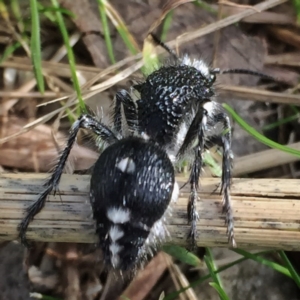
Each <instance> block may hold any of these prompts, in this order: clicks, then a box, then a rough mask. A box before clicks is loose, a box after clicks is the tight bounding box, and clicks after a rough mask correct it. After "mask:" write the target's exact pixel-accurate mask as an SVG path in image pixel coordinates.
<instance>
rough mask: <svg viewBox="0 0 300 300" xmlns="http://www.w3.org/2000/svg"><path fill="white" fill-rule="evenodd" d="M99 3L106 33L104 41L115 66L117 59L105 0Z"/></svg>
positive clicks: (98, 0)
mask: <svg viewBox="0 0 300 300" xmlns="http://www.w3.org/2000/svg"><path fill="white" fill-rule="evenodd" d="M97 3H98V8H99V13H100V17H101V22H102V27H103V31H104V39H105V43H106V48H107V52H108V56H109V59H110V61H111V63H112V64H115V63H116V59H115V56H114V51H113V46H112V42H111V38H110V32H109V26H108V22H107V17H106V7H105V5H104V2H103V0H97Z"/></svg>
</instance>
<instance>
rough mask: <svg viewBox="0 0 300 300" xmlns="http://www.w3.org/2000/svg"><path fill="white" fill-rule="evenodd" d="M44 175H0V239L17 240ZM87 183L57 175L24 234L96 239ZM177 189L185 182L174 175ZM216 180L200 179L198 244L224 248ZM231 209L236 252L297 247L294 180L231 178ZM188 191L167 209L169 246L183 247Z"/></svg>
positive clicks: (299, 205) (298, 193)
mask: <svg viewBox="0 0 300 300" xmlns="http://www.w3.org/2000/svg"><path fill="white" fill-rule="evenodd" d="M46 177H48V175H47V176H45V174H2V175H1V177H0V220H1V221H0V222H1V228H0V240H3V241H5V240H14V239H16V238H17V230H16V228H17V225H18V223H19V222H20V220H21V218H22V215H23V210H24V208H25V207H27V206H28V205H29V203H32V201H34V200H36V199H37V196H38V193H40V192H41V191H42V190H43V187H42V185H43V183H44V182H45V179H46ZM89 179H90V177H89V176H87V175H85V176H82V175H63V176H62V181H61V184H60V189H59V190H60V195H57V196H53V195H50V196H49V199H48V201H47V204H46V206H45V208H44V209H43V211H42V212H41V213H40V214H39V215H37V216H36V218H35V220H34V221H33V222H32V223H31V225H30V227H29V230H28V238H29V239H33V240H36V241H53V242H81V243H93V242H96V241H97V238H96V236H95V233H94V232H95V229H94V224H93V220H92V218H91V215H92V211H91V207H90V205H89V200H88V192H89ZM178 181H179V183H180V185H182V183H183V182H184V181H185V178H183V177H179V178H178ZM219 182H220V180H219V179H218V178H203V179H202V180H201V193H200V194H199V196H200V201H199V202H198V210H199V214H200V221H199V222H198V231H199V233H200V236H199V239H198V245H199V246H209V247H210V246H215V247H228V242H227V236H226V226H225V224H224V220H225V217H224V215H223V214H222V207H221V201H222V199H221V196H220V195H218V194H212V192H213V190H214V189H215V187H216V185H217V184H219ZM231 193H232V205H233V211H234V218H235V233H236V240H237V243H238V246H239V247H240V248H274V249H284V250H299V249H300V243H299V241H300V225H299V215H300V201H299V200H298V199H299V198H300V190H299V180H293V179H237V178H235V179H233V186H232V190H231ZM187 198H188V191H187V190H186V189H183V190H182V191H181V194H180V198H179V200H178V201H177V203H176V204H175V205H174V208H173V216H172V218H170V220H169V225H168V230H169V232H170V234H171V236H172V242H173V243H175V244H178V245H186V236H187V233H188V230H189V226H188V224H187V219H186V204H187Z"/></svg>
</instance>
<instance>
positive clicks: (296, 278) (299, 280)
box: [279, 250, 300, 288]
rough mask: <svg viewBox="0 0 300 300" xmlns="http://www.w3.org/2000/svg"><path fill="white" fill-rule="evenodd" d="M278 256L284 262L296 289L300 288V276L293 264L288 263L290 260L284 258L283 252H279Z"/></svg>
mask: <svg viewBox="0 0 300 300" xmlns="http://www.w3.org/2000/svg"><path fill="white" fill-rule="evenodd" d="M279 255H280V257H281V259H282V260H283V261H284V263H285V265H286V267H287V268H288V269H289V271H290V273H291V275H292V278H293V279H294V281H295V283H296V284H297V286H298V288H300V276H299V274H298V272H297V271H296V270H295V268H294V266H293V264H292V263H291V262H290V260H289V259H288V257H287V256H286V254H285V252H284V251H282V250H281V251H279Z"/></svg>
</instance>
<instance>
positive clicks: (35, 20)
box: [30, 0, 45, 94]
mask: <svg viewBox="0 0 300 300" xmlns="http://www.w3.org/2000/svg"><path fill="white" fill-rule="evenodd" d="M30 10H31V41H30V50H31V60H32V64H33V69H34V73H35V78H36V82H37V85H38V88H39V91H40V92H41V93H42V94H43V93H44V91H45V83H44V77H43V73H42V54H41V39H40V18H39V12H38V7H37V0H30Z"/></svg>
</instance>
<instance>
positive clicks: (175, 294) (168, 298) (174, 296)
mask: <svg viewBox="0 0 300 300" xmlns="http://www.w3.org/2000/svg"><path fill="white" fill-rule="evenodd" d="M271 252H274V251H273V250H270V251H261V252H258V253H256V254H255V255H261V254H267V253H271ZM247 259H248V257H241V258H239V259H237V260H235V261H233V262H231V263H229V264H227V265H225V266H223V267H221V268H219V269H218V270H216V271H215V273H220V272H222V271H225V270H227V269H229V268H231V267H233V266H235V265H236V264H239V263H241V262H243V261H245V260H247ZM210 277H211V275H210V274H207V275H205V276H202V277H201V278H199V279H197V280H195V281H194V282H192V283H191V284H190V285H188V286H186V287H184V288H182V289H180V290H179V291H176V292H173V293H170V294H169V295H167V296H166V297H165V298H164V300H173V299H177V298H178V296H179V294H181V293H183V292H184V291H186V290H188V289H189V288H191V287H195V286H197V285H200V284H201V283H203V282H204V281H205V280H207V279H209V278H210Z"/></svg>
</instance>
